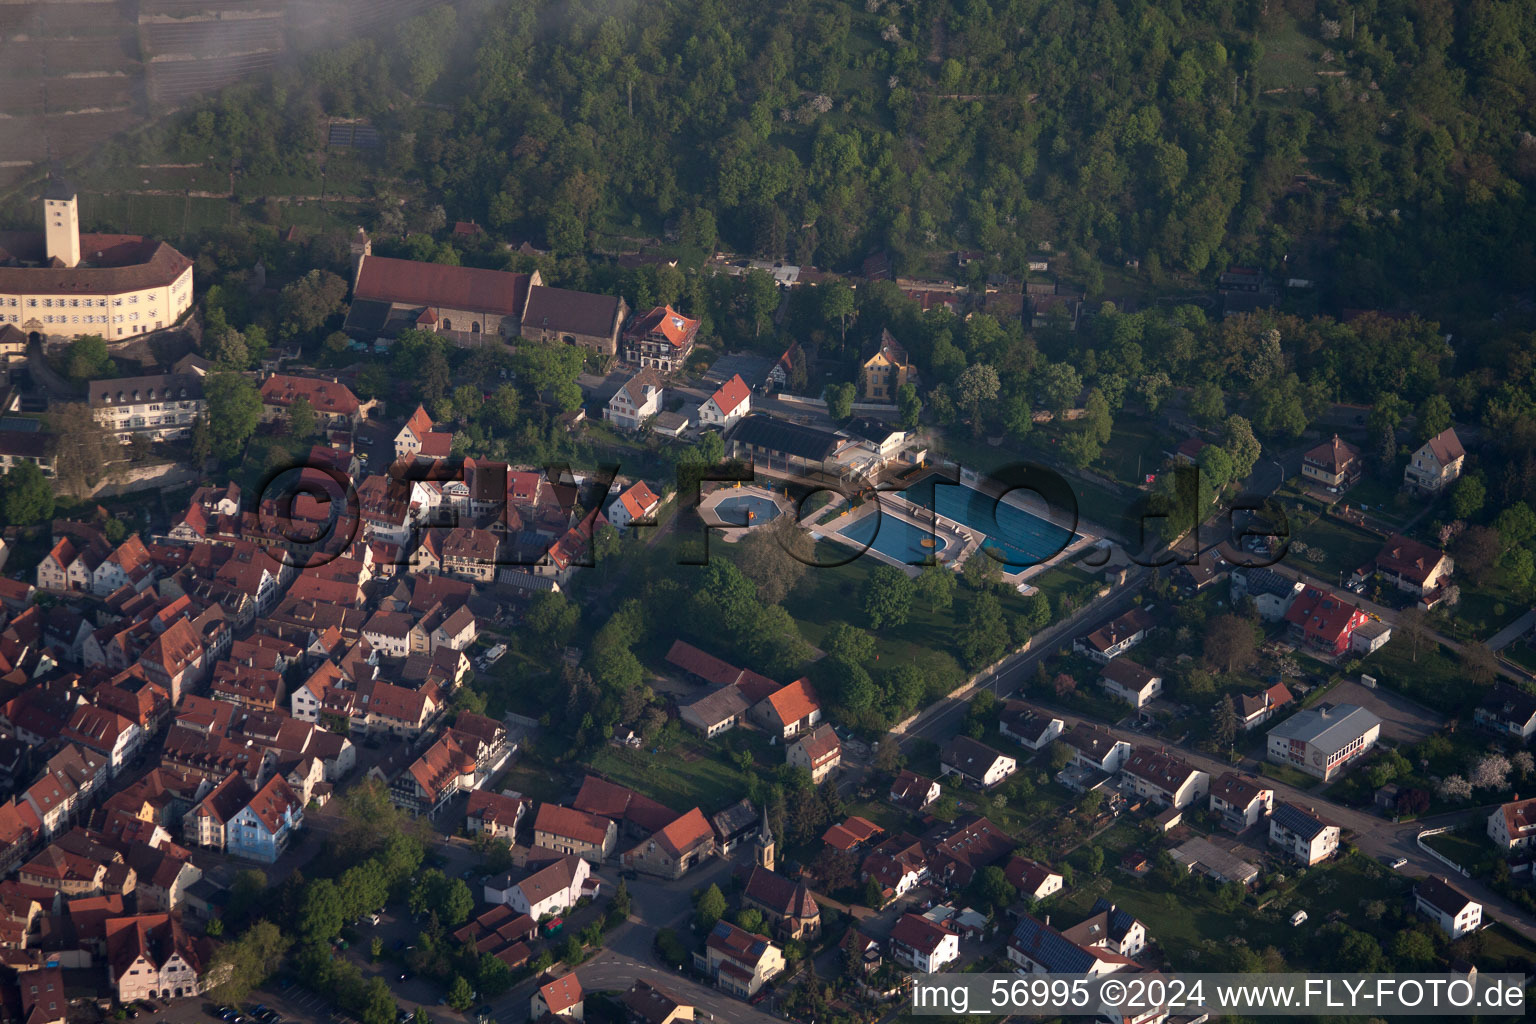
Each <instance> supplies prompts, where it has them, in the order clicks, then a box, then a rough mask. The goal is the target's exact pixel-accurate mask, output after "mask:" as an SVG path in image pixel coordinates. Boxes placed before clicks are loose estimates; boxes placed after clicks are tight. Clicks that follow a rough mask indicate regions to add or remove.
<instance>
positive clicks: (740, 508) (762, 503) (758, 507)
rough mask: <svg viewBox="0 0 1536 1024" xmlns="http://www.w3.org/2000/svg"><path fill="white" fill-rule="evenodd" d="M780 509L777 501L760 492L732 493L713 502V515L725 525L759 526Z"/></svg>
mask: <svg viewBox="0 0 1536 1024" xmlns="http://www.w3.org/2000/svg"><path fill="white" fill-rule="evenodd" d="M780 511H782V510H781V509H780V508H779V503H778V502H776V501H774V500H773V499H772V498H768V497H764V496H763V495H760V494H733V495H731V496H730V497H728V498H721V499H720V500H719V501H718V502H716V503H715V515H717V516H719V517H720V521H721V522H722V523H725V524H726V525H727V526H760V525H762V524H763V523H766V522H769V521H771V520H773V519H777V518H778V516H779V513H780Z"/></svg>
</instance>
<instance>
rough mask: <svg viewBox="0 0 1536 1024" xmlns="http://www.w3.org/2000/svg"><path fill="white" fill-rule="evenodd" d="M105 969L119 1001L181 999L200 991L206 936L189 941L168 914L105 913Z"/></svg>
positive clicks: (206, 949)
mask: <svg viewBox="0 0 1536 1024" xmlns="http://www.w3.org/2000/svg"><path fill="white" fill-rule="evenodd" d="M106 932H107V971H108V977H109V978H110V979H111V981H112V987H113V989H114V990H115V991H116V993H117V998H118V1001H119V1002H120V1003H124V1004H127V1003H131V1002H133V1001H135V1000H139V999H181V998H184V997H186V996H195V995H198V994H199V993H200V992H202V990H203V972H204V971H205V970H206V969H207V967H208V962H209V954H210V952H211V951H210V949H209V945H208V940H207V939H197V940H194V939H193V938H192V937H191V936H190V935H188V934H187V933H186V931H185V930H184V929H183V928H182V926H181V921H180V919H179V918H176V917H173V916H171V915H170V914H139V915H137V916H134V917H116V918H111V919H109V920H108V921H107V924H106Z"/></svg>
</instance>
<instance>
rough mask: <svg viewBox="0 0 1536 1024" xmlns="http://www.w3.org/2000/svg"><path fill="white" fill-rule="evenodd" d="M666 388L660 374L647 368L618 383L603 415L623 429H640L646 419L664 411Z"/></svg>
mask: <svg viewBox="0 0 1536 1024" xmlns="http://www.w3.org/2000/svg"><path fill="white" fill-rule="evenodd" d="M664 394H665V389H663V388H662V386H661V375H660V374H658V373H657V372H656V371H655V370H653V369H651V368H650V367H647V368H645V369H643V370H640V371H638V372H637V373H636V374H635V375H634V376H633V377H631V378H629V380H627V381H625V382H624V383H623V384H620V385H619V390H617V391H615V392H614V393H613V397H612V398H610V399H608V405H607V407H606V408H605V409H604V410H603V418H604V419H606V420H607V421H608V422H609V423H612V424H613V425H614V426H615V427H617V428H618V429H620V430H639V429H640V427H641V426H642V425H643V424H644V423H645V421H646V420H648V419H650V418H651V417H652V416H655V415H656V414H657V413H659V412H661V402H662V397H663V395H664Z"/></svg>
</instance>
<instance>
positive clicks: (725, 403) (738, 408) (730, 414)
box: [699, 373, 752, 430]
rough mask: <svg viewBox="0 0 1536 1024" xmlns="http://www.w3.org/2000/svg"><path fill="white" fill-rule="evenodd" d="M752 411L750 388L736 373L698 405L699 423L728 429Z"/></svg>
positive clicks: (704, 425) (703, 425)
mask: <svg viewBox="0 0 1536 1024" xmlns="http://www.w3.org/2000/svg"><path fill="white" fill-rule="evenodd" d="M751 411H752V389H751V388H749V387H748V386H747V382H746V381H744V380H742V379H741V374H739V373H738V374H736V375H734V376H733V377H731V379H730V380H728V381H726V382H725V383H724V384H722V385H720V387H719V388H718V389H716V391H715V393H714V394H712V395H710V396H709V397H708V398H706V399H705V400H704V404H703V405H700V406H699V425H700V426H701V427H719V428H720V429H721V430H728V429H730V427H731V426H732V425H733V424H735V422H736V421H737V420H739V419H741V418H742V417H743V416H745V415H746V414H747V413H749V412H751Z"/></svg>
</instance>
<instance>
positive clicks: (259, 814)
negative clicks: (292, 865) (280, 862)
mask: <svg viewBox="0 0 1536 1024" xmlns="http://www.w3.org/2000/svg"><path fill="white" fill-rule="evenodd" d="M303 824H304V805H303V803H302V802H301V801H300V800H299V795H298V794H297V793H295V792H294V791H293V787H291V786H289V785H288V782H287V780H286V779H284V778H283V776H281V775H273V776H272V777H271V778H270V779H268V780H267V781H266V782H265V783H264V784H263V785H262V787H261V788H260V789H258V790H257V791H256V793H255V795H253V796H252V797H251V799H250V802H249V803H247V804H246V805H245V806H244V807H242V808H241V809H240V810H239V811H237V812H236V813H235V816H234V817H233V818H231V819H230V821H229V824H228V825H226V826H225V830H224V842H225V849H226V850H228V851H229V853H231V854H232V855H234V856H236V857H244V858H245V859H247V860H254V861H260V862H261V863H263V864H273V863H276V862H277V859H278V858H279V857H281V856H282V855H283V852H284V851H285V850H287V849H288V843H289V841H290V840H291V839H292V838H293V835H294V833H295V832H297V831H298V830H299V828H300V827H301V826H302V825H303Z"/></svg>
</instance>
